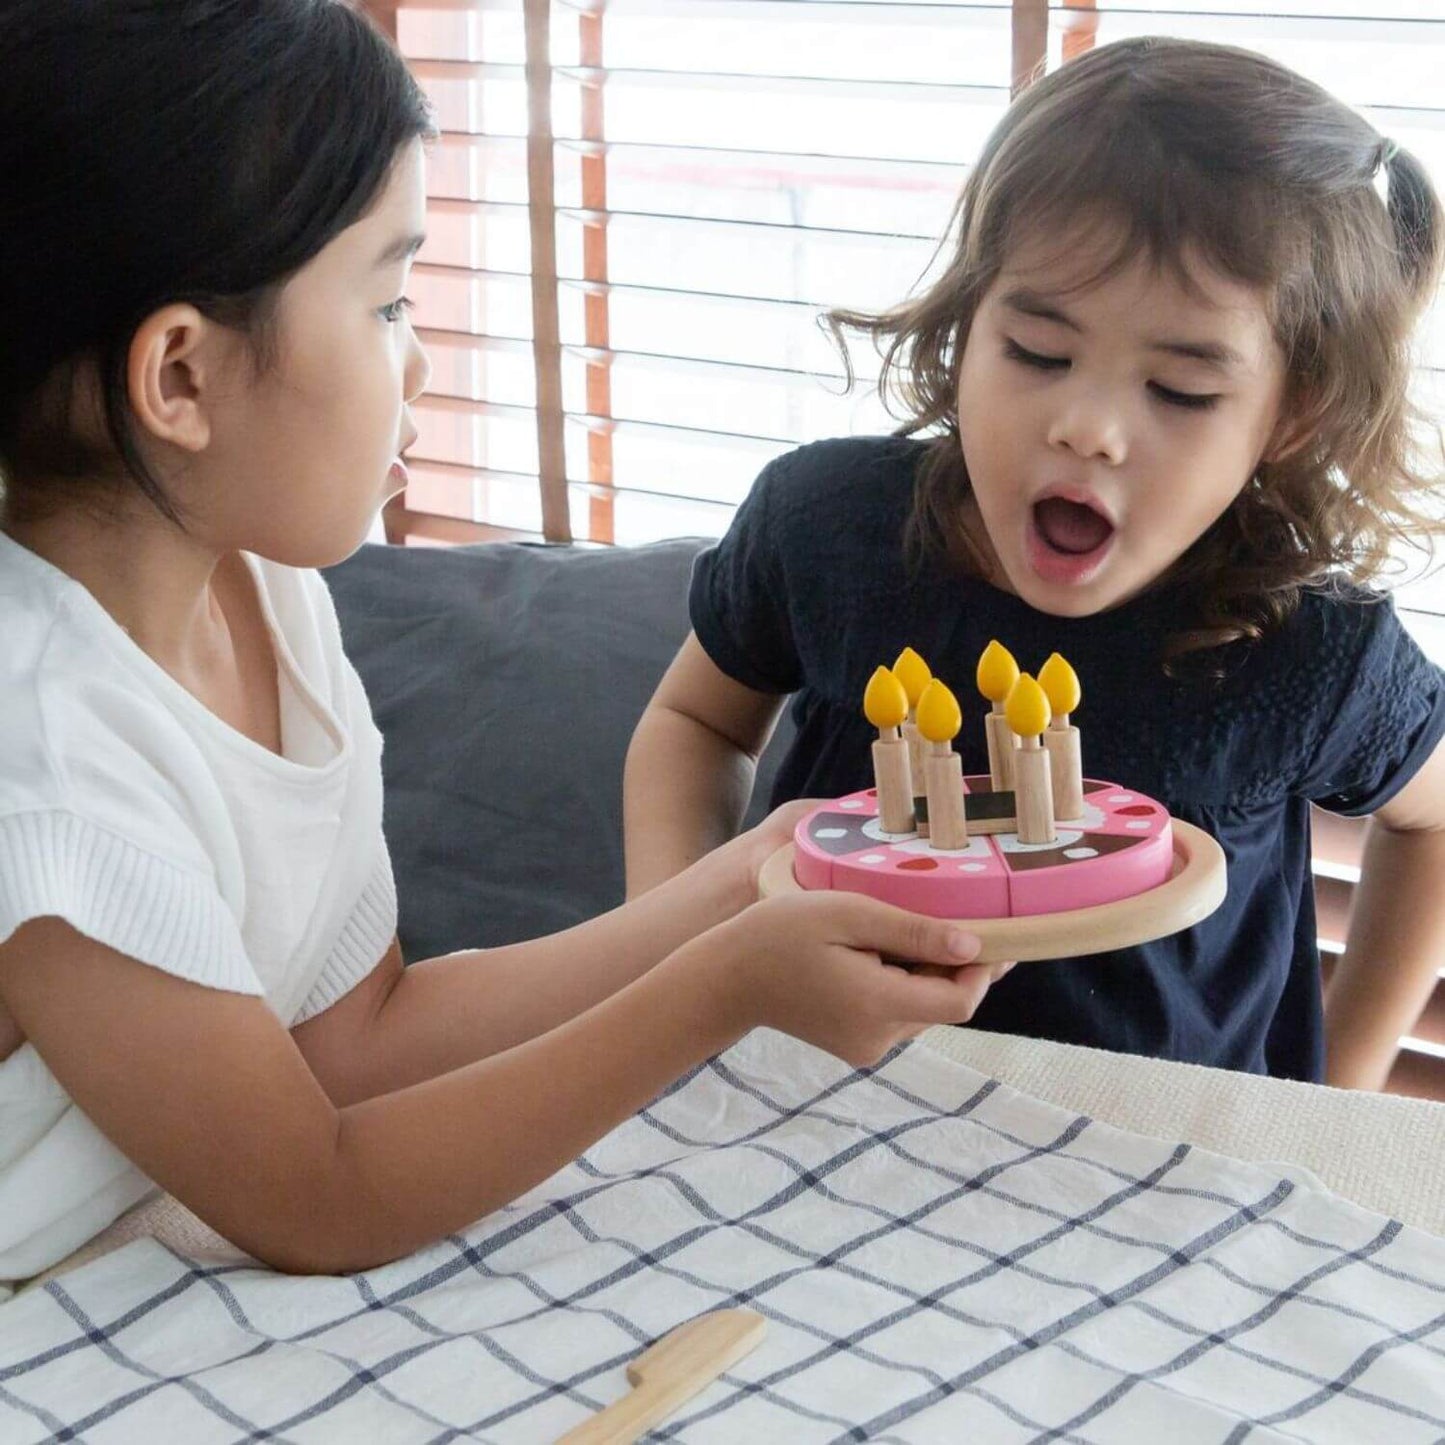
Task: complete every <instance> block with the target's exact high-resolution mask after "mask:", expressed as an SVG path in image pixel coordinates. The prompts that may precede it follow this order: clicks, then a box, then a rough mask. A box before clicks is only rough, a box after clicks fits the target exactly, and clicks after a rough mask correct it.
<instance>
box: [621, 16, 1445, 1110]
mask: <svg viewBox="0 0 1445 1445" xmlns="http://www.w3.org/2000/svg"><path fill="white" fill-rule="evenodd" d="M1441 233H1442V226H1441V207H1440V202H1439V199H1438V198H1437V196H1436V195H1435V193H1434V191H1433V190H1432V188H1431V186H1430V183H1429V181H1428V179H1427V177H1426V175H1425V172H1424V171H1423V170H1422V168H1421V166H1420V164H1419V162H1418V161H1417V160H1416V159H1415V158H1414V157H1413V156H1411V155H1410V154H1409V153H1408V152H1406V151H1404V150H1402V149H1400V148H1399V147H1398V146H1396V145H1395V144H1394V143H1393V142H1391V141H1390V140H1388V139H1387V138H1385V137H1383V136H1381V135H1380V134H1378V133H1377V132H1376V131H1375V130H1374V129H1373V128H1372V127H1371V126H1370V125H1368V124H1367V123H1366V122H1365V121H1364V120H1363V119H1361V118H1360V117H1359V116H1358V115H1356V114H1355V113H1354V112H1353V111H1351V110H1350V109H1349V108H1347V107H1346V106H1345V105H1343V104H1341V103H1340V102H1339V101H1337V100H1335V99H1334V98H1333V97H1331V96H1330V95H1328V94H1327V93H1326V92H1324V91H1323V90H1321V89H1320V88H1319V87H1318V86H1316V85H1314V84H1312V83H1310V82H1309V81H1307V80H1304V79H1303V78H1301V77H1300V76H1298V75H1295V74H1293V73H1292V72H1290V71H1289V70H1286V69H1285V68H1283V67H1281V66H1279V65H1277V64H1275V63H1273V62H1271V61H1269V60H1267V59H1265V58H1264V57H1262V56H1259V55H1255V54H1252V53H1250V52H1247V51H1243V50H1237V49H1233V48H1230V47H1225V46H1217V45H1207V44H1199V43H1192V42H1187V41H1176V40H1164V39H1144V40H1136V41H1126V42H1122V43H1119V44H1116V45H1111V46H1108V47H1105V48H1103V49H1100V50H1098V51H1096V52H1094V53H1092V54H1091V55H1089V56H1087V57H1084V58H1082V59H1080V60H1077V61H1075V62H1072V63H1070V64H1068V65H1066V66H1065V67H1063V68H1062V69H1061V70H1059V71H1058V72H1056V73H1055V74H1053V75H1050V76H1048V77H1047V78H1045V79H1043V80H1041V81H1039V82H1038V83H1036V84H1035V85H1034V86H1033V87H1032V88H1030V89H1029V90H1027V91H1026V92H1025V93H1024V94H1023V95H1022V96H1021V97H1020V98H1019V99H1018V100H1017V101H1016V102H1015V103H1014V105H1013V106H1012V107H1011V108H1010V110H1009V111H1008V112H1007V114H1006V115H1005V117H1004V119H1003V120H1002V122H1001V123H1000V124H999V126H998V128H997V129H996V131H995V132H994V134H993V135H992V136H991V137H990V139H989V141H988V143H987V144H986V146H985V147H984V150H983V154H982V155H981V156H980V157H979V160H978V164H977V165H976V167H975V168H974V169H973V171H972V172H971V174H970V176H969V178H968V181H967V184H966V185H965V187H964V190H963V193H962V196H961V198H960V200H959V202H958V205H957V208H956V210H955V214H954V217H953V222H952V225H951V228H950V243H949V244H951V252H950V253H946V254H945V259H946V264H945V265H943V266H942V267H941V269H940V270H939V272H938V273H937V275H936V279H934V280H933V281H932V282H931V284H928V285H927V286H926V287H925V289H923V290H922V291H921V293H920V294H918V295H917V296H915V297H913V298H911V299H909V300H907V301H905V302H904V303H903V304H901V305H899V306H898V307H896V308H894V309H892V310H889V311H886V312H884V313H882V314H875V315H865V314H860V313H856V312H846V311H842V312H834V313H832V315H831V316H830V318H829V320H830V323H831V325H832V327H833V329H834V331H835V334H839V335H841V332H842V331H843V329H845V328H850V327H851V328H859V329H862V330H863V331H864V332H866V333H868V334H869V335H871V337H872V338H873V339H874V341H875V342H876V343H877V344H878V345H879V347H880V350H881V351H882V354H883V381H884V387H885V393H886V394H889V395H890V396H891V397H892V398H893V399H894V400H895V401H896V402H897V403H898V404H900V406H901V415H902V417H903V424H902V426H901V427H900V428H899V431H898V432H897V433H896V434H895V435H894V436H891V437H887V438H849V439H844V440H834V441H828V442H821V443H817V444H815V445H812V446H806V447H803V448H800V449H799V450H797V451H795V452H792V453H790V454H788V455H785V456H783V457H780V458H778V459H777V460H776V461H774V462H773V463H771V464H770V465H769V466H768V467H767V468H765V470H764V472H763V473H762V475H761V476H760V477H759V479H758V481H757V484H756V485H755V487H754V489H753V491H752V493H751V495H750V496H749V498H748V500H747V501H746V503H745V504H744V505H743V507H742V508H741V509H740V511H739V513H738V515H737V518H736V520H735V522H734V524H733V526H732V528H731V530H730V531H729V532H728V534H727V536H726V537H724V538H723V540H722V541H721V542H720V543H719V544H718V546H717V547H715V548H713V549H712V550H710V551H709V552H707V553H705V554H704V555H703V556H702V558H701V559H700V560H699V563H698V565H697V568H696V571H695V573H694V577H693V582H692V591H691V614H692V623H693V633H692V635H691V636H690V637H689V638H688V640H687V641H686V643H685V645H684V647H683V649H682V651H681V653H680V654H679V656H678V658H677V660H676V661H675V662H674V664H673V666H672V668H671V669H670V670H669V672H668V674H667V676H666V677H665V679H664V680H663V682H662V684H661V685H660V687H659V689H658V692H657V694H656V695H655V697H654V698H653V700H652V703H651V704H650V706H649V709H648V711H647V713H646V715H645V716H644V719H643V721H642V723H641V724H640V726H639V729H638V733H637V735H636V737H635V739H634V742H633V747H632V750H631V753H630V754H629V765H628V777H627V784H626V812H627V823H628V840H627V846H628V863H629V883H630V886H631V888H632V890H633V891H634V892H640V891H643V890H645V889H646V888H648V887H650V886H652V885H653V884H654V883H656V882H658V881H659V880H660V879H662V878H664V877H666V876H669V875H671V874H672V873H674V872H676V871H677V870H678V869H680V868H681V867H683V866H685V865H686V864H687V863H688V862H690V861H691V860H692V859H693V858H695V857H697V856H700V855H701V854H702V853H704V852H706V851H707V849H708V848H710V847H712V846H715V845H716V843H718V842H719V841H721V840H722V839H723V838H724V837H726V836H728V834H729V833H730V832H731V831H732V830H733V828H734V827H735V826H736V824H737V820H738V817H739V814H740V811H741V804H742V803H743V802H744V801H745V799H746V796H747V790H748V785H749V784H750V781H751V777H752V761H753V759H754V758H755V757H756V755H757V753H758V752H759V750H760V749H761V747H762V745H763V743H764V742H765V741H766V739H767V737H768V736H769V734H770V732H771V730H772V727H773V724H774V722H775V720H776V719H777V717H778V715H779V713H780V710H781V707H782V703H783V700H784V697H785V695H787V694H794V695H795V701H794V705H793V710H792V711H793V720H794V722H795V724H796V727H797V734H796V739H795V741H794V742H793V744H792V746H791V749H790V751H789V752H788V754H787V757H786V759H785V760H784V762H783V765H782V768H781V771H780V773H779V776H778V780H777V784H776V789H775V792H774V801H775V802H776V801H780V800H782V799H786V798H791V797H796V796H798V795H800V794H812V795H820V796H836V795H838V794H842V793H846V792H849V791H852V790H854V789H856V788H859V787H863V786H866V785H867V783H868V780H869V772H868V768H869V764H868V759H869V739H870V729H869V726H868V723H867V721H866V719H865V718H864V717H863V716H862V714H861V711H860V709H859V706H858V700H859V699H860V698H861V696H862V694H863V688H864V684H865V682H866V680H867V678H868V676H869V674H870V673H871V672H872V670H873V669H874V668H875V667H876V666H878V665H879V664H880V663H884V664H886V663H888V662H891V661H892V659H893V658H894V657H895V656H896V655H897V654H898V652H899V651H900V649H901V648H903V647H904V646H905V645H911V646H913V647H915V648H917V649H918V650H919V651H921V652H922V653H923V655H924V656H925V657H926V658H927V659H928V661H929V662H930V664H931V665H932V667H933V670H934V672H935V674H936V675H938V676H941V677H942V678H943V680H944V681H946V682H953V683H955V684H959V683H961V682H963V681H964V680H967V679H971V678H972V676H973V670H974V665H975V663H976V661H977V659H978V657H979V654H980V653H981V651H982V650H983V648H984V646H985V645H986V644H987V642H988V641H989V640H990V638H993V637H998V638H1000V639H1002V640H1003V641H1004V642H1005V643H1006V644H1007V645H1009V646H1010V647H1011V648H1012V649H1013V650H1014V651H1015V652H1016V653H1017V654H1019V656H1020V658H1021V661H1022V662H1023V665H1024V666H1025V667H1026V668H1033V667H1037V665H1038V664H1039V663H1041V662H1042V661H1043V659H1044V658H1045V657H1046V656H1047V655H1048V654H1049V653H1050V652H1053V651H1055V650H1058V651H1060V652H1062V653H1063V654H1064V655H1065V656H1066V657H1068V658H1069V660H1070V661H1071V662H1072V663H1073V664H1074V666H1075V668H1076V669H1077V671H1078V672H1079V674H1080V676H1081V677H1082V678H1083V680H1084V688H1085V697H1084V707H1083V709H1082V711H1081V712H1080V714H1079V716H1078V718H1076V719H1075V721H1077V722H1078V723H1079V724H1080V726H1081V728H1082V729H1083V737H1084V749H1085V764H1086V768H1087V770H1088V772H1089V773H1090V775H1091V776H1094V777H1100V778H1112V779H1116V780H1118V781H1120V782H1122V783H1126V784H1128V785H1129V786H1132V787H1137V788H1140V789H1142V790H1144V791H1145V792H1147V793H1149V794H1151V795H1153V796H1154V797H1156V798H1159V799H1160V800H1163V801H1166V802H1167V803H1168V805H1169V807H1170V810H1171V811H1172V812H1173V813H1174V814H1175V815H1176V816H1178V817H1181V818H1184V819H1187V820H1188V821H1191V822H1193V823H1196V824H1198V825H1200V826H1202V827H1204V828H1206V829H1207V830H1208V831H1210V832H1211V833H1213V834H1214V835H1215V836H1216V837H1217V838H1218V839H1219V840H1220V842H1221V843H1222V844H1223V846H1224V850H1225V853H1226V856H1227V859H1228V864H1229V897H1228V900H1227V901H1226V903H1225V904H1224V906H1223V907H1222V908H1221V909H1220V910H1219V911H1218V912H1217V913H1215V914H1214V915H1213V916H1212V917H1211V918H1209V919H1208V920H1206V921H1205V922H1204V923H1202V924H1200V925H1198V926H1196V927H1195V928H1193V929H1191V930H1189V931H1188V932H1185V933H1183V934H1180V935H1178V936H1176V937H1173V938H1168V939H1164V940H1161V941H1159V942H1157V943H1152V944H1148V945H1145V946H1142V947H1138V948H1133V949H1128V950H1123V951H1120V952H1117V953H1113V954H1108V955H1101V956H1097V957H1091V958H1082V959H1073V960H1068V961H1064V962H1059V963H1056V964H1037V965H1030V966H1028V967H1027V968H1023V969H1018V970H1015V972H1014V973H1013V974H1012V975H1010V976H1009V977H1008V978H1007V979H1005V980H1002V981H1000V982H999V983H998V984H997V985H996V986H995V987H994V989H993V990H992V991H991V992H990V994H989V996H988V997H987V998H986V999H985V1000H984V1002H983V1004H982V1006H981V1008H980V1010H979V1011H978V1013H977V1014H976V1015H975V1017H974V1020H973V1022H974V1024H975V1025H976V1026H978V1027H983V1028H992V1029H999V1030H1003V1031H1008V1032H1018V1033H1025V1034H1030V1035H1036V1036H1044V1037H1051V1038H1057V1039H1063V1040H1069V1041H1074V1042H1079V1043H1085V1044H1093V1045H1100V1046H1104V1047H1110V1048H1115V1049H1121V1050H1127V1051H1131V1052H1139V1053H1147V1054H1153V1055H1156V1056H1160V1057H1167V1058H1175V1059H1184V1060H1191V1061H1194V1062H1198V1063H1204V1064H1213V1065H1218V1066H1223V1067H1231V1068H1240V1069H1249V1070H1255V1071H1260V1072H1270V1073H1274V1074H1281V1075H1286V1076H1292V1077H1298V1078H1306V1079H1319V1078H1321V1077H1326V1076H1327V1077H1328V1078H1329V1079H1330V1080H1331V1081H1333V1082H1338V1083H1348V1084H1359V1085H1369V1086H1377V1085H1378V1084H1379V1083H1380V1082H1381V1081H1382V1080H1383V1078H1384V1075H1385V1073H1386V1071H1387V1070H1388V1067H1389V1063H1390V1060H1391V1058H1392V1057H1393V1053H1394V1047H1395V1043H1396V1040H1397V1038H1398V1036H1399V1035H1400V1033H1401V1032H1403V1031H1404V1030H1405V1029H1406V1028H1408V1027H1409V1025H1410V1023H1411V1022H1412V1021H1413V1018H1414V1016H1415V1014H1416V1013H1417V1012H1418V1009H1419V1007H1420V1005H1421V1004H1422V1002H1423V1000H1424V999H1425V998H1426V997H1427V996H1428V993H1429V990H1430V989H1431V988H1432V987H1433V985H1434V980H1435V975H1436V971H1437V969H1438V968H1439V966H1440V963H1441V960H1442V957H1445V906H1442V904H1441V902H1440V901H1439V893H1440V890H1439V880H1440V878H1441V877H1442V876H1445V750H1441V749H1440V748H1439V747H1438V744H1439V741H1440V738H1441V736H1442V735H1445V683H1442V675H1441V672H1440V670H1439V669H1438V668H1436V667H1434V666H1432V665H1431V664H1430V663H1429V662H1427V661H1426V660H1425V658H1424V657H1423V656H1422V655H1421V653H1420V652H1419V650H1418V649H1417V647H1416V646H1415V644H1414V643H1413V642H1412V641H1411V639H1410V638H1409V637H1408V636H1407V635H1406V634H1405V632H1404V631H1403V630H1402V628H1401V626H1400V623H1399V621H1398V620H1397V618H1396V615H1395V612H1394V610H1393V607H1392V606H1391V604H1390V602H1389V601H1388V599H1386V598H1385V597H1384V596H1383V595H1382V594H1380V593H1379V592H1377V591H1374V590H1371V589H1372V585H1373V584H1376V583H1377V582H1378V581H1379V579H1380V578H1381V577H1382V575H1383V574H1384V573H1385V572H1386V570H1387V567H1388V565H1389V564H1390V562H1391V559H1392V558H1396V557H1398V556H1399V554H1400V546H1401V544H1402V543H1416V544H1421V545H1424V546H1425V547H1426V548H1428V545H1429V542H1430V540H1431V532H1432V525H1433V524H1432V521H1431V514H1430V505H1429V503H1430V492H1431V488H1432V487H1434V486H1438V484H1439V482H1440V480H1441V476H1440V465H1439V460H1440V456H1439V453H1440V448H1439V433H1438V429H1437V430H1436V433H1435V440H1434V442H1433V444H1431V443H1430V441H1429V431H1430V429H1429V428H1428V427H1424V426H1422V425H1421V421H1422V419H1421V418H1419V417H1418V416H1416V415H1415V414H1414V413H1413V412H1412V410H1411V406H1410V401H1409V382H1410V378H1411V375H1412V370H1413V367H1412V356H1411V333H1412V330H1413V327H1414V324H1415V322H1416V320H1417V319H1418V317H1419V315H1420V314H1421V312H1422V310H1423V309H1424V307H1425V306H1426V305H1427V303H1428V302H1429V300H1430V298H1431V297H1432V296H1433V294H1434V290H1435V287H1436V282H1437V278H1438V275H1439V270H1440V261H1441V250H1442V234H1441ZM961 739H962V741H961V751H962V752H963V755H964V767H965V770H966V771H970V772H987V771H988V768H987V764H986V762H985V761H984V758H983V756H982V753H983V729H982V728H981V727H977V728H975V727H967V726H966V727H965V729H964V732H963V734H962V735H961ZM1311 802H1313V803H1316V804H1318V805H1320V806H1322V807H1325V808H1328V809H1331V810H1333V811H1336V812H1341V813H1347V814H1373V815H1374V816H1375V818H1376V820H1377V822H1378V824H1379V825H1380V826H1379V827H1377V828H1376V829H1374V830H1373V836H1372V841H1371V843H1370V845H1369V847H1368V850H1367V857H1366V866H1365V875H1364V881H1363V884H1362V887H1361V889H1360V893H1359V896H1358V903H1357V906H1356V910H1355V916H1354V922H1353V927H1352V930H1351V934H1350V939H1349V945H1348V948H1347V951H1346V954H1345V957H1344V958H1343V960H1342V961H1341V963H1340V966H1339V968H1338V970H1337V973H1336V975H1335V979H1334V983H1333V986H1332V992H1331V996H1330V999H1329V1007H1328V1009H1327V1010H1326V1009H1325V1007H1324V1000H1323V999H1322V994H1321V985H1320V967H1319V954H1318V949H1317V942H1316V924H1315V916H1314V900H1313V893H1312V889H1311V886H1310V883H1311V873H1310V821H1309V819H1310V815H1309V805H1310V803H1311ZM1326 1018H1327V1020H1328V1022H1327V1023H1326ZM1327 1040H1328V1049H1327V1048H1326V1042H1327ZM1327 1057H1328V1072H1327V1073H1326V1067H1327Z"/></svg>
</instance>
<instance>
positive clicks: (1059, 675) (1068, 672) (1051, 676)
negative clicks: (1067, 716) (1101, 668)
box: [1039, 652, 1083, 715]
mask: <svg viewBox="0 0 1445 1445" xmlns="http://www.w3.org/2000/svg"><path fill="white" fill-rule="evenodd" d="M1039 686H1040V687H1041V688H1043V690H1044V692H1045V693H1047V694H1048V699H1049V706H1050V707H1051V708H1053V710H1054V713H1055V715H1057V714H1059V713H1071V712H1073V711H1074V710H1075V709H1076V708H1077V707H1078V705H1079V700H1080V698H1082V697H1083V691H1082V690H1081V689H1080V687H1079V674H1078V673H1076V672H1075V671H1074V669H1073V668H1072V667H1070V666H1069V664H1068V663H1067V662H1065V661H1064V659H1063V658H1062V657H1060V656H1059V654H1058V653H1057V652H1054V653H1050V654H1049V660H1048V661H1047V662H1046V663H1044V665H1043V666H1042V667H1041V668H1039Z"/></svg>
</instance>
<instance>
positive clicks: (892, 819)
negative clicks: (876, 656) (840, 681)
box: [863, 667, 913, 833]
mask: <svg viewBox="0 0 1445 1445" xmlns="http://www.w3.org/2000/svg"><path fill="white" fill-rule="evenodd" d="M863 712H864V715H865V716H866V717H867V719H868V721H869V722H870V723H872V724H873V726H874V727H875V728H877V729H878V741H877V742H876V743H874V744H873V785H874V787H875V788H876V789H877V791H878V821H879V823H880V825H881V826H882V828H883V831H884V832H885V833H911V832H912V831H913V774H912V772H911V770H910V768H909V766H908V744H907V743H905V742H904V741H903V739H902V737H901V736H900V735H899V732H898V728H899V725H900V724H901V723H902V722H903V720H904V719H905V718H906V717H907V716H908V694H907V693H905V692H904V691H903V684H902V683H901V682H899V681H898V679H897V678H896V677H895V676H894V675H893V673H892V672H891V671H890V670H889V669H888V668H886V667H880V668H877V669H876V670H875V671H874V673H873V676H872V677H871V678H869V679H868V687H867V690H866V691H865V692H864V694H863Z"/></svg>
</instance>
